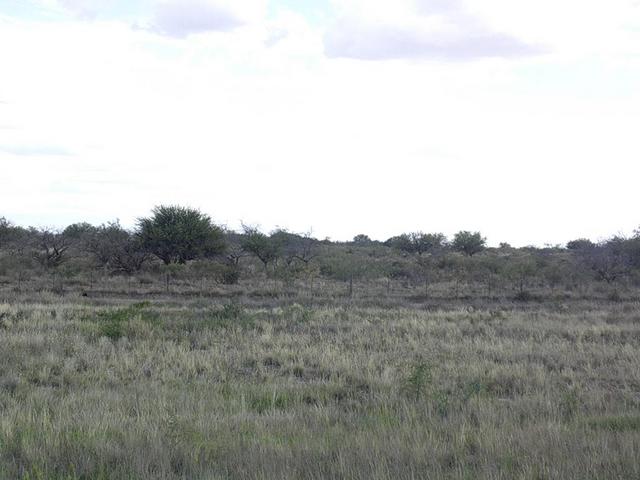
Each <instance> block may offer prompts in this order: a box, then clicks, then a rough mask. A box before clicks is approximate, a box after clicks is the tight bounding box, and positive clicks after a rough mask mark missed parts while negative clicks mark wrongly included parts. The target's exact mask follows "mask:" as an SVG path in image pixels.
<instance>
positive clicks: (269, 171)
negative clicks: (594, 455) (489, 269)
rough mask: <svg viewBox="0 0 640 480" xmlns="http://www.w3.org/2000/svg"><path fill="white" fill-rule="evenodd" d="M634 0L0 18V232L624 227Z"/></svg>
mask: <svg viewBox="0 0 640 480" xmlns="http://www.w3.org/2000/svg"><path fill="white" fill-rule="evenodd" d="M639 126H640V0H607V1H606V2H603V1H602V0H562V1H561V2H559V1H557V0H519V1H517V2H514V1H513V0H394V1H393V2H390V1H383V0H317V1H314V0H308V1H301V0H241V1H240V0H0V217H1V216H4V217H7V218H8V219H10V220H12V221H13V222H15V223H17V224H20V225H34V226H59V227H62V226H65V225H68V224H70V223H74V222H79V221H89V222H91V223H94V224H100V223H103V222H107V221H111V220H114V219H119V220H120V221H121V223H122V224H123V225H125V226H128V227H133V226H134V225H135V223H136V219H137V218H140V217H142V216H146V215H148V214H149V213H150V211H151V209H152V208H153V207H154V206H155V205H159V204H180V205H185V206H191V207H195V208H199V209H200V210H201V211H203V212H205V213H207V214H209V215H210V216H211V217H212V218H213V219H214V221H215V222H216V223H219V224H224V225H226V226H227V227H228V228H232V229H238V228H239V227H240V225H241V223H245V224H250V225H258V226H260V227H261V228H262V229H263V230H265V231H269V230H271V229H274V228H276V227H285V228H288V229H290V230H292V231H297V232H309V231H311V232H312V233H313V235H314V236H316V237H318V238H325V237H330V238H332V239H334V240H346V239H350V238H352V237H353V236H354V235H356V234H360V233H364V234H367V235H369V236H370V237H371V238H374V239H380V240H384V239H386V238H389V237H391V236H393V235H397V234H400V233H402V232H409V231H417V230H420V231H425V232H443V233H445V234H447V235H449V236H451V235H452V234H453V233H455V232H456V231H459V230H474V231H475V230H479V231H481V232H482V233H483V234H484V235H485V236H486V237H487V238H488V241H489V243H490V244H491V245H497V244H498V243H499V242H509V243H511V244H512V245H514V246H523V245H538V246H542V245H545V244H563V243H566V242H567V241H568V240H571V239H574V238H578V237H588V238H591V239H594V240H598V239H604V238H606V237H609V236H611V235H614V234H630V233H631V232H632V231H633V230H634V229H636V228H638V227H639V226H640V208H639V207H640V202H639V198H640V195H639V194H638V186H639V185H638V184H639V178H640V133H639V132H640V129H639Z"/></svg>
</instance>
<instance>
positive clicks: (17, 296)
mask: <svg viewBox="0 0 640 480" xmlns="http://www.w3.org/2000/svg"><path fill="white" fill-rule="evenodd" d="M174 213H175V211H174ZM178 213H179V211H178ZM204 220H205V221H204V222H203V223H199V225H200V227H203V231H204V233H203V231H201V232H200V233H201V234H202V235H204V238H207V239H208V240H207V242H210V243H207V245H208V247H207V248H204V247H202V245H201V244H198V245H200V246H198V245H196V246H191V247H189V248H188V249H184V250H182V252H183V253H182V254H181V255H177V256H173V255H168V256H167V257H166V258H167V259H168V260H169V261H168V262H167V261H165V259H162V258H160V257H158V256H157V255H155V254H154V253H153V252H151V251H148V250H146V249H145V248H144V246H143V245H144V243H145V242H143V241H142V240H141V237H139V236H138V235H137V233H136V232H126V231H125V230H124V229H121V227H119V225H117V224H109V225H104V226H102V227H92V226H90V225H76V226H72V227H69V228H67V229H66V230H65V231H63V232H47V234H46V235H45V234H44V232H43V231H38V230H35V229H31V230H29V229H23V228H20V227H16V226H14V225H12V224H10V223H9V222H6V221H5V222H3V223H1V224H0V226H1V227H2V228H3V229H4V230H2V231H3V232H4V233H3V235H0V252H1V253H0V478H6V479H16V478H17V479H65V480H71V479H78V480H79V479H186V478H188V479H271V478H278V479H280V478H282V479H300V478H312V479H324V478H349V479H351V478H353V479H363V480H364V479H416V478H443V479H446V478H451V479H454V478H455V479H459V478H468V479H472V478H473V479H475V478H487V479H513V478H520V479H547V478H548V479H552V478H557V479H572V478H575V479H602V478H612V479H614V478H619V479H623V478H624V479H626V478H639V477H640V461H639V460H638V458H640V353H639V352H640V295H639V294H638V293H639V290H638V287H639V285H638V280H637V276H638V269H637V264H636V263H635V262H636V260H637V257H636V256H635V255H636V253H635V250H634V248H635V245H636V243H635V242H637V238H638V237H637V236H636V237H632V238H629V239H621V238H618V239H612V240H610V241H608V242H605V243H603V244H599V245H596V244H592V243H590V242H587V241H576V243H575V244H570V245H568V246H567V247H566V248H565V247H563V248H560V247H553V248H544V249H534V248H529V249H513V248H511V247H509V246H507V245H503V246H501V247H500V248H487V247H486V246H485V245H484V239H483V238H482V237H481V235H479V234H476V233H475V232H461V233H460V235H458V236H456V238H457V239H458V242H457V246H455V244H456V242H455V241H454V242H453V243H449V242H448V241H447V239H446V238H445V237H444V236H442V235H436V234H420V233H415V234H405V235H400V236H398V237H394V238H393V239H390V240H389V241H388V242H386V244H383V243H380V242H374V241H372V240H370V239H369V238H368V237H367V236H366V235H359V236H358V237H356V238H355V239H354V241H353V242H348V243H333V242H328V241H318V240H315V239H312V238H311V237H310V236H305V235H296V234H292V233H290V232H286V231H278V232H273V233H272V234H268V235H267V234H264V233H261V232H260V231H259V230H257V229H255V228H254V227H246V228H245V230H244V232H243V233H242V234H238V233H233V232H222V230H221V229H220V230H217V229H216V230H214V233H213V234H212V236H207V234H206V229H207V225H213V224H212V223H210V221H209V223H207V222H206V219H204ZM200 227H199V228H200ZM162 238H163V239H164V240H163V241H168V238H169V237H168V235H164V236H163V237H162ZM184 238H185V237H182V239H181V240H179V242H183V241H185V240H184ZM106 239H108V241H107V240H106ZM35 240H37V242H36V241H35ZM102 242H105V243H102ZM466 242H468V243H466ZM223 243H224V246H223ZM465 244H466V245H467V247H464V248H463V245H465ZM479 244H481V245H480V247H481V248H480V247H479ZM154 245H156V247H157V245H158V243H157V242H156V243H154ZM163 245H164V247H163V250H162V251H163V252H166V249H165V247H166V243H165V244H163ZM36 254H37V255H36ZM56 258H57V260H56ZM140 259H142V262H141V264H140V267H139V268H138V267H136V266H135V265H136V264H137V261H138V260H140ZM122 265H134V266H133V267H132V268H130V269H128V268H122ZM596 266H597V267H598V268H596ZM603 266H604V267H603ZM602 268H604V269H605V270H606V272H608V273H606V274H604V275H602V274H600V273H599V269H602Z"/></svg>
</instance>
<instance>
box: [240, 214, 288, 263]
mask: <svg viewBox="0 0 640 480" xmlns="http://www.w3.org/2000/svg"><path fill="white" fill-rule="evenodd" d="M242 229H243V231H244V236H243V238H242V240H241V241H240V245H241V246H242V249H243V250H244V251H245V252H247V253H249V254H251V255H253V256H255V257H256V258H257V259H258V260H260V261H261V262H262V265H263V266H264V271H265V272H267V270H268V267H269V264H270V263H275V262H276V261H277V259H278V257H279V256H280V248H279V244H278V242H276V241H274V240H273V239H271V238H270V237H268V236H267V235H265V234H264V233H262V232H261V231H260V230H258V228H257V227H250V226H248V225H243V226H242Z"/></svg>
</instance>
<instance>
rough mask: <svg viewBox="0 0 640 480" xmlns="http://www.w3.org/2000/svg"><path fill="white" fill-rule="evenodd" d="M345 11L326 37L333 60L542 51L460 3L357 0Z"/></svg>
mask: <svg viewBox="0 0 640 480" xmlns="http://www.w3.org/2000/svg"><path fill="white" fill-rule="evenodd" d="M340 5H342V6H343V7H344V6H345V5H344V3H341V4H340ZM376 5H377V8H376ZM346 7H347V8H345V9H344V11H343V13H342V16H341V17H339V18H338V20H337V21H336V22H335V23H334V24H333V25H332V26H331V27H330V28H329V30H328V31H327V33H326V35H325V47H326V52H327V55H329V56H330V57H345V58H355V59H362V60H389V59H402V58H408V59H438V60H454V61H460V60H473V59H477V58H487V57H523V56H529V55H536V54H539V53H541V52H543V48H541V47H540V46H537V45H529V44H527V43H525V42H523V41H522V40H519V39H518V38H517V37H516V36H512V35H508V34H505V33H502V32H500V31H497V30H493V29H491V28H489V27H487V26H486V25H484V24H483V23H482V22H481V21H480V19H479V18H477V17H475V16H473V15H470V14H469V13H468V12H467V11H466V10H465V9H464V8H463V6H462V5H461V4H460V2H458V1H449V2H444V1H443V0H430V1H428V0H419V1H417V2H415V3H414V2H409V1H406V0H400V1H399V2H398V3H397V4H394V5H393V6H391V7H387V6H386V5H385V6H382V5H381V4H380V3H376V2H374V3H373V5H372V4H369V3H367V4H366V5H364V4H363V3H362V2H361V1H360V0H357V1H355V2H353V1H352V2H346ZM390 13H391V14H390Z"/></svg>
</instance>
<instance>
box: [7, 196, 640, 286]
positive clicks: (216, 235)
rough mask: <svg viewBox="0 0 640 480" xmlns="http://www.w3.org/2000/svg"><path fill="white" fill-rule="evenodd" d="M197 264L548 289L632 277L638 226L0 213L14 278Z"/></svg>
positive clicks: (205, 270) (243, 271)
mask: <svg viewBox="0 0 640 480" xmlns="http://www.w3.org/2000/svg"><path fill="white" fill-rule="evenodd" d="M188 265H190V266H192V268H199V269H201V270H202V274H203V275H208V276H211V277H212V278H214V279H215V280H216V281H217V282H219V283H223V284H234V283H237V282H238V281H239V280H240V279H241V278H242V277H243V276H245V277H251V276H256V277H257V276H260V277H262V278H273V279H275V280H281V281H282V282H283V283H284V284H293V283H294V282H295V281H296V279H300V278H313V277H324V278H328V279H333V280H338V281H344V282H348V284H349V292H350V294H353V282H354V280H355V281H357V280H361V279H366V278H369V279H387V280H388V281H389V282H391V281H397V282H400V283H402V284H405V285H408V284H410V285H413V286H414V287H415V286H417V285H421V286H422V288H423V289H424V295H425V296H428V295H429V291H430V287H431V286H432V285H434V284H435V283H438V282H449V283H450V284H451V285H453V287H452V288H454V289H456V290H459V289H462V288H463V287H464V285H467V284H469V283H473V284H474V285H482V286H483V288H484V290H485V291H486V294H487V295H491V294H492V291H495V289H496V288H498V287H499V286H504V285H505V284H508V285H509V286H510V288H511V289H512V290H513V291H515V292H516V294H517V295H520V296H522V297H526V295H527V294H528V292H529V290H530V289H531V288H532V286H535V285H538V284H544V285H545V286H546V287H547V288H548V289H551V290H552V291H553V290H555V289H557V288H559V287H561V286H564V287H565V288H568V287H576V286H577V285H580V284H581V283H585V282H589V281H597V282H602V283H603V284H605V285H613V286H616V285H618V284H621V283H625V284H627V285H634V286H638V284H639V283H640V282H639V279H640V231H636V232H635V233H634V234H633V235H632V236H630V237H622V236H614V237H611V238H610V239H607V240H604V241H600V242H592V241H591V240H588V239H576V240H573V241H570V242H568V243H567V245H565V246H555V247H545V248H535V247H525V248H512V247H511V246H509V245H508V244H506V243H503V244H500V246H499V247H498V248H488V247H487V244H486V239H485V238H484V237H483V236H482V235H481V234H480V233H479V232H472V231H460V232H458V233H456V234H455V235H454V236H453V238H452V239H448V238H447V237H446V236H445V235H444V234H442V233H423V232H411V233H403V234H401V235H398V236H394V237H392V238H389V239H388V240H386V241H384V242H379V241H374V240H371V239H370V238H369V237H368V236H367V235H365V234H361V235H357V236H356V237H354V238H353V240H352V241H351V242H331V241H330V240H328V239H327V240H318V239H316V238H314V237H313V236H312V235H311V233H294V232H290V231H288V230H286V229H277V230H275V231H272V232H270V233H264V232H262V231H260V229H258V228H257V227H255V226H250V225H243V227H242V231H240V232H234V231H231V230H227V229H226V228H224V227H223V226H220V225H217V224H215V223H214V222H213V220H212V219H211V218H210V217H209V216H208V215H206V214H204V213H202V212H200V211H199V210H197V209H193V208H188V207H182V206H174V205H168V206H167V205H161V206H158V207H156V208H154V209H153V211H152V212H151V215H149V216H148V217H144V218H140V219H139V220H138V221H137V223H136V226H135V228H134V229H133V230H128V229H125V228H124V227H122V226H121V225H120V223H119V222H118V221H113V222H108V223H105V224H103V225H99V226H94V225H91V224H89V223H76V224H73V225H70V226H68V227H66V228H64V229H62V230H57V229H52V228H33V227H29V228H25V227H21V226H17V225H15V224H13V223H12V222H10V221H9V220H7V219H5V218H0V276H2V275H4V276H13V277H15V278H16V281H17V282H18V283H20V282H21V281H22V280H23V276H24V275H26V274H28V273H29V272H31V273H33V272H42V273H50V274H52V275H53V276H54V277H55V276H56V275H59V274H63V273H66V274H69V275H71V274H73V273H74V272H75V273H78V272H94V271H99V272H102V273H104V274H107V275H127V276H132V275H135V274H138V273H140V272H142V271H147V270H149V269H158V268H166V269H172V268H174V269H175V268H180V267H181V266H188Z"/></svg>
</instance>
